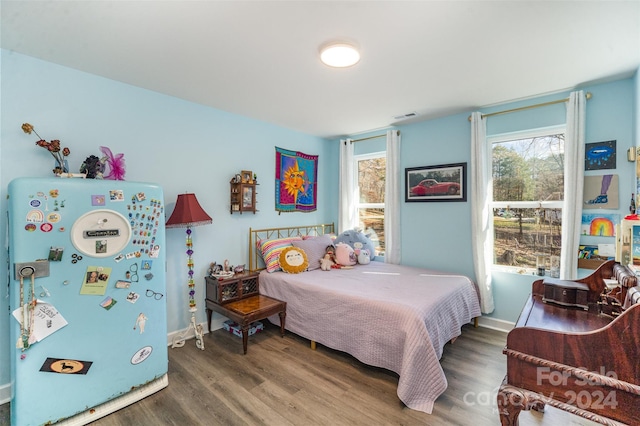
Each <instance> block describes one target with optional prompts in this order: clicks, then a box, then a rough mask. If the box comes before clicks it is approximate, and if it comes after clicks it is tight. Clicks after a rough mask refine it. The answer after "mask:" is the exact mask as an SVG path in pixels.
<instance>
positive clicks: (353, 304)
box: [249, 224, 480, 414]
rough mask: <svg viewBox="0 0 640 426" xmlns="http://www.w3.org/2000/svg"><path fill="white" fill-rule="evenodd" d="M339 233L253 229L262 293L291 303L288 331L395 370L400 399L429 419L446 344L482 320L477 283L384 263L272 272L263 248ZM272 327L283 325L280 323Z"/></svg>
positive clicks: (441, 380) (440, 385)
mask: <svg viewBox="0 0 640 426" xmlns="http://www.w3.org/2000/svg"><path fill="white" fill-rule="evenodd" d="M333 229H334V228H333V224H322V225H313V226H304V227H287V228H269V229H259V230H254V229H250V230H249V247H250V256H249V258H250V268H251V269H252V270H261V272H260V293H262V294H264V295H267V296H270V297H273V298H276V299H280V300H283V301H286V302H287V321H286V329H287V330H289V331H290V332H292V333H295V334H297V335H299V336H302V337H304V338H307V339H309V340H311V341H312V342H318V343H320V344H322V345H325V346H327V347H329V348H332V349H336V350H339V351H344V352H347V353H349V354H350V355H352V356H354V357H355V358H357V359H358V360H360V361H361V362H363V363H365V364H369V365H372V366H375V367H382V368H386V369H388V370H391V371H394V372H395V373H397V374H398V375H399V381H398V390H397V394H398V397H399V398H400V400H401V401H402V402H403V403H404V404H405V405H406V406H407V407H409V408H411V409H415V410H419V411H423V412H426V413H429V414H430V413H431V412H432V410H433V404H434V401H435V400H436V398H437V397H438V396H439V395H440V394H442V393H443V392H444V391H445V390H446V388H447V379H446V377H445V375H444V372H443V370H442V367H441V366H440V362H439V360H440V357H441V356H442V350H443V347H444V345H445V344H446V343H447V342H449V341H451V340H453V339H455V338H456V337H457V336H459V335H460V334H461V327H462V326H463V325H464V324H466V323H469V322H471V321H472V320H473V319H474V318H477V317H478V316H480V305H479V301H478V293H477V289H476V286H475V284H474V283H473V282H472V281H471V280H470V279H469V278H467V277H464V276H461V275H453V274H448V273H444V272H439V271H433V270H428V269H420V268H414V267H409V266H402V265H392V264H386V263H383V262H378V261H373V262H371V263H370V264H368V265H355V266H353V268H352V269H331V270H330V271H324V270H321V269H314V270H310V271H306V272H302V273H298V274H290V273H285V272H283V271H281V270H280V271H278V270H274V269H273V268H271V269H270V270H271V272H269V271H268V270H267V269H266V268H267V265H268V264H269V258H268V252H266V251H264V250H263V248H264V247H265V246H267V245H269V244H271V242H273V241H279V242H280V243H281V244H282V245H285V246H286V243H285V242H284V241H286V240H291V244H294V243H296V244H298V245H303V244H307V245H306V247H310V244H313V243H303V242H304V241H309V240H314V241H317V243H318V245H320V246H321V244H320V240H316V238H320V237H322V239H326V238H327V236H326V235H327V234H331V233H333ZM314 237H315V238H314ZM300 241H303V242H300ZM323 241H324V240H323ZM274 245H275V243H273V244H271V246H274ZM305 251H306V250H305ZM308 251H309V252H310V253H309V262H310V267H312V266H314V267H315V265H312V264H311V262H317V259H314V258H313V257H314V255H313V253H311V252H312V251H313V250H308ZM316 257H317V254H316ZM263 258H264V260H263ZM270 321H272V322H274V323H275V324H279V318H278V317H277V316H276V317H272V318H270Z"/></svg>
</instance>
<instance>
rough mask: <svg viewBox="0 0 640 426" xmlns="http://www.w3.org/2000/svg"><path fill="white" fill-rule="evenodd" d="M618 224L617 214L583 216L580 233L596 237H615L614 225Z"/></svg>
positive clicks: (618, 216)
mask: <svg viewBox="0 0 640 426" xmlns="http://www.w3.org/2000/svg"><path fill="white" fill-rule="evenodd" d="M619 222H620V215H619V214H583V215H582V227H581V229H582V232H581V233H582V235H592V236H597V237H615V235H616V229H615V224H616V223H619Z"/></svg>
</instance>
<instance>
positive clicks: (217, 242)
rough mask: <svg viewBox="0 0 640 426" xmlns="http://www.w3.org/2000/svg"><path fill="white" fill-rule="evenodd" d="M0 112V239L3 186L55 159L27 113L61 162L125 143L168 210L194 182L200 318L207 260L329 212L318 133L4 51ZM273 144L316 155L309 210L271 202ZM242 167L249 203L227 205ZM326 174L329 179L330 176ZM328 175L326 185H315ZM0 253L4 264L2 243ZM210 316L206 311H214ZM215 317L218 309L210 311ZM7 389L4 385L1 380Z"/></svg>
mask: <svg viewBox="0 0 640 426" xmlns="http://www.w3.org/2000/svg"><path fill="white" fill-rule="evenodd" d="M0 58H1V67H2V68H1V71H2V73H1V76H2V81H1V89H2V100H1V105H0V106H1V108H2V118H1V131H0V137H1V139H0V141H1V142H0V162H1V163H0V165H1V170H0V205H1V211H2V213H1V215H0V229H2V230H3V231H2V232H0V241H1V245H2V247H6V244H7V241H6V233H5V232H4V230H5V228H6V207H7V204H6V189H7V185H8V183H9V181H10V180H11V179H13V178H16V177H20V176H52V174H51V168H52V165H53V158H52V157H51V155H50V154H49V153H48V152H47V151H45V150H44V149H42V148H39V147H37V146H36V145H35V141H36V140H37V137H36V136H35V135H27V134H25V133H23V131H22V130H21V125H22V123H24V122H29V123H31V124H33V125H34V126H35V128H36V131H37V132H38V133H39V134H40V136H42V137H43V138H45V139H47V140H51V139H60V140H61V141H62V144H63V146H68V147H69V148H70V149H71V155H70V157H69V164H70V166H71V168H72V170H76V171H77V170H78V168H79V167H80V164H81V163H82V161H83V160H84V159H85V158H86V157H87V156H89V155H92V154H93V155H97V156H101V154H100V151H99V146H108V147H110V148H111V150H112V151H113V152H114V153H120V152H122V153H124V154H125V160H126V165H127V174H126V180H127V181H143V182H153V183H157V184H159V185H161V186H162V187H163V188H164V192H165V204H166V208H165V212H166V214H167V215H168V214H170V213H171V212H172V211H173V208H174V205H175V200H176V198H177V195H178V194H179V193H184V192H194V193H195V194H196V195H197V197H198V200H199V201H200V204H201V205H202V207H203V208H204V209H205V211H206V212H207V213H208V214H209V215H210V216H211V217H212V218H213V224H212V225H207V226H201V227H197V228H194V234H193V235H194V237H193V244H194V251H195V254H194V261H195V272H196V274H195V276H196V283H197V288H196V297H197V300H198V308H199V309H198V312H197V320H198V322H205V312H204V305H203V303H201V302H200V300H202V299H203V297H204V296H203V281H204V278H203V277H204V276H205V275H206V270H207V268H208V266H209V263H210V262H212V261H214V260H215V261H218V262H222V261H223V260H224V259H229V261H230V263H231V264H234V265H237V264H241V263H247V262H248V252H247V245H248V230H249V227H253V228H261V227H275V226H287V225H292V226H293V225H302V224H312V223H325V222H334V221H335V220H336V219H335V218H336V215H335V212H336V210H337V201H335V200H334V198H335V195H334V194H335V191H334V190H333V188H334V187H337V177H335V178H334V177H333V176H329V175H333V174H335V170H336V164H337V156H336V155H337V152H334V150H332V147H331V146H330V145H329V144H328V143H327V142H326V140H324V139H321V138H318V137H315V136H310V135H306V134H303V133H299V132H294V131H291V130H288V129H284V128H282V127H278V126H275V125H272V124H269V123H264V122H259V121H256V120H250V119H247V118H245V117H241V116H238V115H234V114H229V113H226V112H222V111H219V110H215V109H212V108H208V107H204V106H201V105H197V104H194V103H190V102H185V101H183V100H180V99H177V98H173V97H169V96H165V95H161V94H158V93H155V92H151V91H147V90H143V89H140V88H136V87H133V86H129V85H126V84H122V83H119V82H115V81H112V80H108V79H105V78H102V77H98V76H95V75H90V74H86V73H82V72H78V71H75V70H72V69H69V68H65V67H61V66H58V65H54V64H52V63H47V62H43V61H40V60H36V59H33V58H30V57H27V56H23V55H19V54H15V53H11V52H8V51H6V50H2V51H1V57H0ZM275 146H279V147H283V148H287V149H294V150H299V151H302V152H305V153H308V154H318V155H319V156H320V158H319V170H318V180H319V181H320V182H321V184H320V185H319V193H318V207H319V209H318V211H316V212H312V213H286V214H282V215H278V214H277V212H276V211H275V208H274V206H275V203H274V168H275V148H274V147H275ZM241 170H252V171H253V172H254V173H256V174H257V176H258V181H259V183H260V186H259V190H258V197H257V199H258V209H259V210H260V211H259V212H258V213H257V214H255V215H253V214H242V215H240V214H234V215H230V214H229V180H230V179H231V178H232V177H233V175H234V174H235V173H239V172H240V171H241ZM333 179H335V181H333ZM325 180H328V181H330V182H334V183H333V184H332V185H331V186H330V185H324V184H323V182H324V181H325ZM184 231H185V230H184V229H168V230H167V288H168V290H167V297H166V299H167V305H168V330H169V331H170V332H172V331H176V330H181V329H184V328H186V327H187V326H188V319H189V314H188V313H187V309H186V308H187V307H188V299H187V297H188V295H187V289H186V277H187V267H186V254H185V250H186V249H185V245H184V244H185V232H184ZM0 262H2V264H3V265H6V262H7V256H6V251H5V250H2V251H1V254H0ZM6 283H7V277H6V274H2V284H1V285H0V287H1V288H2V289H3V290H2V297H0V311H2V312H4V313H5V314H4V315H2V317H1V318H0V342H1V343H0V402H2V400H3V397H4V398H6V397H8V393H6V392H3V385H5V384H7V383H9V380H10V376H9V351H10V350H14V349H13V346H14V344H12V343H11V342H8V335H9V333H8V324H9V321H10V319H9V314H8V312H9V310H8V306H7V298H5V297H4V295H5V294H6V293H5V290H4V289H7V286H6ZM214 315H215V314H214ZM214 319H215V317H214ZM4 389H5V390H6V387H5V388H4Z"/></svg>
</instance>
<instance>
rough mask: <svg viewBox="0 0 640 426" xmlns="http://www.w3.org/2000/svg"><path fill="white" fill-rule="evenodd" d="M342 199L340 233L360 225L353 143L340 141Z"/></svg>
mask: <svg viewBox="0 0 640 426" xmlns="http://www.w3.org/2000/svg"><path fill="white" fill-rule="evenodd" d="M338 184H339V188H340V198H339V200H338V233H342V232H343V231H346V230H348V229H353V228H354V227H356V226H357V225H358V218H357V216H356V213H357V212H356V206H355V203H356V200H355V190H356V188H355V185H356V181H355V176H354V170H353V142H352V141H351V139H341V140H340V176H339V178H338Z"/></svg>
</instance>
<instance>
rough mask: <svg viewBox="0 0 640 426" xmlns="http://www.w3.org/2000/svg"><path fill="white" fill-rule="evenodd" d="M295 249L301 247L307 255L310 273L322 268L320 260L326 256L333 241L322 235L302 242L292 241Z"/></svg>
mask: <svg viewBox="0 0 640 426" xmlns="http://www.w3.org/2000/svg"><path fill="white" fill-rule="evenodd" d="M291 244H293V246H294V247H299V248H301V249H303V250H304V251H305V253H306V254H307V259H308V260H309V268H308V270H309V271H313V270H314V269H318V268H319V267H320V259H322V257H323V256H324V254H325V253H326V250H327V246H330V245H332V244H333V240H332V239H331V237H330V236H329V235H320V236H319V237H313V238H309V239H306V240H302V241H292V243H291Z"/></svg>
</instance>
